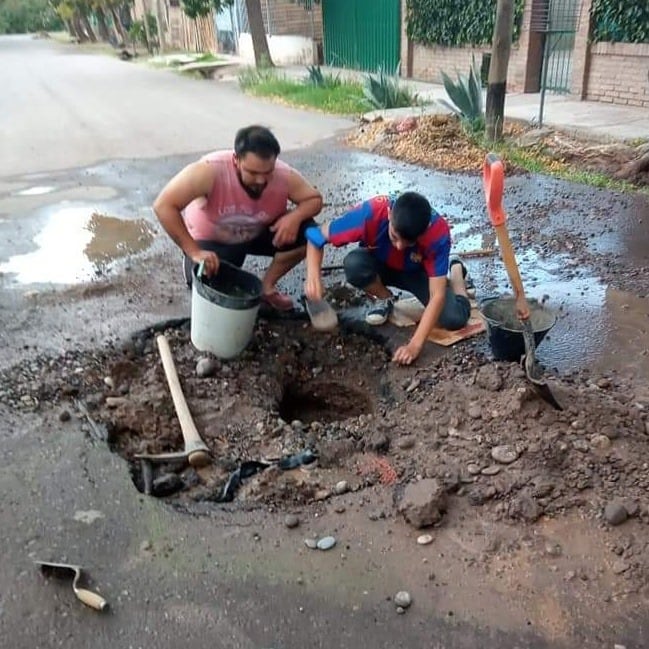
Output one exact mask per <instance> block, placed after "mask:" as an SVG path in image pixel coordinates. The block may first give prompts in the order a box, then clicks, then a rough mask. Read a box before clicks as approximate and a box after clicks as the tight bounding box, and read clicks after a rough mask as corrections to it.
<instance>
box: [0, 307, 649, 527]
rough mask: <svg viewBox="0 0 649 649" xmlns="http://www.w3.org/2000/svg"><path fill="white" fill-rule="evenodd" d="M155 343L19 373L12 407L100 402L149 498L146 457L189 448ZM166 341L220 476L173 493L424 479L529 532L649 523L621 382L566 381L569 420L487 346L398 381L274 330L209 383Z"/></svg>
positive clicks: (272, 499) (257, 491)
mask: <svg viewBox="0 0 649 649" xmlns="http://www.w3.org/2000/svg"><path fill="white" fill-rule="evenodd" d="M148 334H149V335H147V336H145V337H142V336H139V337H137V338H135V339H134V340H133V342H132V343H129V344H128V345H127V346H126V347H125V348H124V349H120V350H115V351H108V352H105V353H103V352H102V353H100V354H94V355H89V354H85V355H83V354H76V355H75V354H73V353H69V354H66V355H65V356H64V357H61V358H59V359H41V360H39V361H37V362H34V363H32V364H31V365H29V366H24V367H15V368H12V369H11V370H9V371H8V372H6V373H5V375H4V376H3V377H2V383H1V385H2V390H1V391H0V400H2V401H3V402H4V403H7V404H9V405H10V406H11V407H13V408H15V409H19V410H20V409H22V410H38V409H44V408H47V407H48V406H45V404H46V403H51V404H56V407H57V408H59V409H62V413H61V417H62V421H63V420H64V419H65V417H64V416H63V411H66V412H67V411H69V410H72V411H73V412H74V410H73V406H74V404H75V402H83V403H85V404H86V407H87V408H88V413H89V415H90V420H91V421H92V422H93V424H92V426H91V425H89V427H88V432H89V434H92V435H94V436H95V437H101V436H102V434H103V433H102V431H104V433H105V437H106V438H107V440H108V443H109V444H110V445H111V447H112V448H113V449H114V450H115V451H116V452H118V453H119V454H120V455H122V456H123V457H124V458H125V459H126V460H127V461H128V462H129V463H130V465H131V468H132V474H133V478H134V482H135V484H136V486H137V487H138V488H139V489H141V490H142V489H143V476H142V467H141V464H140V462H139V461H137V460H136V459H135V457H134V456H135V455H136V454H138V453H164V452H174V451H179V450H182V449H183V440H182V436H181V432H180V428H179V424H178V420H177V417H176V414H175V410H174V406H173V403H172V401H171V398H170V394H169V390H168V387H167V384H166V379H165V376H164V371H163V369H162V366H161V363H160V359H159V355H158V352H157V349H156V346H155V342H154V334H155V332H153V331H150V332H148ZM166 335H167V337H168V339H169V341H170V344H171V348H172V352H173V356H174V359H175V363H176V366H177V369H178V374H179V376H180V377H181V382H182V385H183V389H184V392H185V395H186V398H187V401H188V403H189V407H190V410H191V412H192V414H193V417H194V420H195V422H196V425H197V427H198V430H199V431H200V433H201V435H202V437H203V439H204V440H205V442H206V443H207V445H208V446H209V447H210V449H211V450H212V453H213V463H212V464H211V465H210V466H208V467H205V468H201V469H197V470H195V469H193V468H187V467H186V466H182V465H181V466H178V465H177V464H175V463H165V464H161V465H156V466H155V467H154V471H155V476H154V477H155V478H156V480H158V483H159V484H160V485H162V486H161V487H160V491H159V495H172V494H173V495H174V497H176V498H178V499H180V500H183V501H195V500H207V501H210V500H212V501H218V502H221V501H222V500H224V499H223V498H222V496H223V493H224V491H223V490H224V487H225V485H226V484H227V482H228V480H230V479H232V476H233V473H234V472H236V471H237V470H239V473H238V475H237V480H238V481H239V482H238V484H237V485H236V487H237V489H235V492H233V498H232V499H235V500H236V501H237V502H238V503H239V504H240V505H241V506H246V507H247V506H255V505H256V504H259V503H272V504H273V505H274V506H279V507H284V506H287V505H289V504H291V503H296V502H297V503H303V504H308V503H317V502H319V501H322V500H326V499H328V498H330V497H333V496H334V495H335V485H336V484H337V483H338V482H340V481H341V480H345V481H346V482H347V484H348V488H349V489H351V490H358V489H363V488H365V487H367V486H369V485H374V484H386V485H390V484H392V485H395V498H397V499H398V495H399V490H400V489H401V488H402V487H403V485H406V484H408V483H410V482H412V481H414V480H417V479H420V478H422V477H423V478H435V479H437V480H439V481H440V482H441V483H442V484H443V485H444V487H445V489H446V490H448V491H449V492H452V493H456V494H459V495H460V496H463V497H465V498H466V499H467V500H468V502H469V503H470V504H471V505H474V506H479V507H484V508H486V509H487V510H488V511H489V512H490V513H491V514H492V515H493V517H494V518H495V519H508V520H512V521H521V522H525V523H529V522H533V521H535V520H537V519H539V518H540V517H541V516H544V515H545V516H559V515H561V514H563V513H564V512H566V511H567V510H571V509H575V508H576V509H578V510H579V511H581V512H582V513H583V514H585V515H589V516H594V517H598V518H599V517H601V516H602V515H603V511H604V507H605V506H606V505H607V504H608V503H609V502H610V501H611V500H612V499H614V498H616V497H617V498H624V499H626V501H627V502H628V503H634V505H633V506H631V505H629V510H631V511H632V512H633V515H636V516H639V517H641V518H642V519H643V520H645V521H646V522H648V523H649V509H648V508H647V505H648V503H647V500H646V490H647V488H649V469H648V468H647V466H646V464H645V463H644V461H643V459H642V458H643V457H644V455H645V453H646V448H647V442H648V439H647V435H648V424H647V407H649V404H648V403H646V402H645V401H643V400H642V396H641V395H639V394H635V393H634V391H633V386H632V385H631V384H630V383H627V382H626V381H624V380H622V379H619V378H617V377H616V376H614V375H611V376H596V377H595V376H590V375H589V374H588V373H582V374H579V375H571V374H569V375H564V376H561V377H556V380H554V381H553V382H552V386H553V390H554V391H555V392H556V394H557V396H558V398H559V399H560V401H561V402H562V403H563V404H564V406H565V410H564V411H562V412H559V411H555V410H553V409H551V408H550V407H549V406H547V405H546V404H545V403H544V402H542V401H540V400H539V399H538V398H537V397H536V396H535V393H534V392H533V390H532V389H531V388H530V386H529V385H528V384H527V382H526V380H525V377H524V373H523V372H522V370H521V369H520V368H519V366H518V365H516V364H509V363H496V362H493V361H490V360H489V359H488V358H485V357H484V356H483V355H482V354H480V353H478V352H477V351H476V349H477V348H476V347H475V345H474V344H472V343H468V344H465V345H460V346H458V347H456V348H454V349H452V350H451V351H450V352H449V353H448V354H446V355H445V356H443V357H442V358H440V359H438V360H436V361H434V362H433V363H432V364H431V365H430V366H429V367H426V368H422V369H418V368H397V367H395V366H393V365H392V364H391V363H390V362H389V355H388V353H387V352H386V350H385V349H384V348H383V347H382V345H381V344H380V342H377V341H376V340H370V339H368V338H367V337H365V336H363V335H360V334H355V333H345V332H344V331H339V332H336V333H333V334H327V335H322V334H320V335H317V334H315V333H314V332H313V331H312V330H311V329H310V327H308V326H307V324H306V323H305V322H303V321H290V320H289V321H266V320H260V322H259V323H258V326H257V329H256V331H255V335H254V340H253V342H252V343H251V346H250V347H249V348H248V349H247V350H246V352H245V353H244V354H243V355H242V356H241V357H240V358H239V359H237V360H235V361H231V362H221V361H218V360H216V359H212V360H213V373H212V374H211V375H210V376H206V377H204V378H199V377H198V376H197V373H196V366H197V363H198V361H199V360H200V359H201V358H202V357H203V355H202V354H200V353H199V352H197V351H196V350H195V349H194V348H193V346H192V345H191V343H190V341H189V333H188V331H187V328H186V327H180V328H172V329H167V331H166ZM79 416H82V415H81V414H79ZM258 464H261V465H262V466H258ZM170 476H176V478H170ZM226 500H231V499H226Z"/></svg>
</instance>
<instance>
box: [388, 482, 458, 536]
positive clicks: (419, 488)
mask: <svg viewBox="0 0 649 649" xmlns="http://www.w3.org/2000/svg"><path fill="white" fill-rule="evenodd" d="M398 509H399V512H400V513H401V514H403V517H404V518H405V519H406V521H407V522H408V523H410V525H412V526H413V527H416V528H418V529H419V528H421V527H427V526H428V525H433V524H435V523H437V522H439V521H440V520H441V519H442V516H443V515H444V512H445V511H446V492H445V491H444V488H443V487H442V485H441V484H440V483H439V482H438V481H437V480H435V479H432V478H430V479H426V480H419V481H418V482H412V483H411V484H409V485H408V486H407V487H406V490H405V491H404V493H403V497H402V499H401V502H400V503H399V508H398Z"/></svg>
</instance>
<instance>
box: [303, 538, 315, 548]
mask: <svg viewBox="0 0 649 649" xmlns="http://www.w3.org/2000/svg"><path fill="white" fill-rule="evenodd" d="M304 545H306V547H307V548H309V550H315V549H316V548H317V547H318V542H317V541H316V540H315V539H304Z"/></svg>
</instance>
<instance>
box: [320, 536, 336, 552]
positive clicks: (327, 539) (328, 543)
mask: <svg viewBox="0 0 649 649" xmlns="http://www.w3.org/2000/svg"><path fill="white" fill-rule="evenodd" d="M334 545H336V539H335V538H334V537H333V536H323V537H322V538H321V539H320V540H319V541H318V542H317V543H316V547H317V548H318V550H331V548H333V547H334Z"/></svg>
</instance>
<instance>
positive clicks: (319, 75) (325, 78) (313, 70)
mask: <svg viewBox="0 0 649 649" xmlns="http://www.w3.org/2000/svg"><path fill="white" fill-rule="evenodd" d="M306 69H307V72H308V73H309V75H308V76H307V77H306V78H305V79H304V82H305V83H306V84H309V85H312V86H316V87H318V88H335V87H337V86H340V85H341V84H342V81H341V80H340V75H338V74H337V75H335V76H334V75H333V74H324V73H323V72H322V69H321V68H320V66H319V65H309V66H307V68H306Z"/></svg>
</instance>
